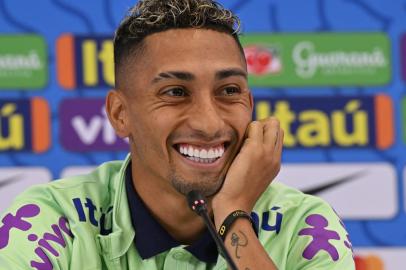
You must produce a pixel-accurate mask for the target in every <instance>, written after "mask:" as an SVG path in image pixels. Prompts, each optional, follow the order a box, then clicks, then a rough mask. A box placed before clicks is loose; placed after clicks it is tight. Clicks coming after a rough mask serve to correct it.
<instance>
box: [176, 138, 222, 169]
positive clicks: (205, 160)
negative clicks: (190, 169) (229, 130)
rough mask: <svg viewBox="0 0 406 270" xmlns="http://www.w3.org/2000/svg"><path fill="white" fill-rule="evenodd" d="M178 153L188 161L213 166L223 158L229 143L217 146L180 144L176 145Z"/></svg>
mask: <svg viewBox="0 0 406 270" xmlns="http://www.w3.org/2000/svg"><path fill="white" fill-rule="evenodd" d="M174 148H175V149H176V151H177V152H178V153H179V154H181V155H182V156H183V157H185V158H186V159H188V160H191V161H194V162H196V163H202V164H211V163H214V162H216V161H217V160H219V159H220V158H221V157H223V155H224V153H225V151H226V149H227V143H222V144H218V145H215V146H197V145H192V144H186V143H180V144H176V145H174Z"/></svg>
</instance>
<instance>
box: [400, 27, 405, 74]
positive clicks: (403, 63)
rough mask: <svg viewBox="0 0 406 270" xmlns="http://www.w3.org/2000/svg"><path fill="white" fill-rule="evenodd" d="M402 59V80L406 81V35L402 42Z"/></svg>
mask: <svg viewBox="0 0 406 270" xmlns="http://www.w3.org/2000/svg"><path fill="white" fill-rule="evenodd" d="M400 58H401V63H402V78H403V80H404V81H406V34H404V35H403V36H402V38H401V41H400Z"/></svg>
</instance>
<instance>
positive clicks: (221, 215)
mask: <svg viewBox="0 0 406 270" xmlns="http://www.w3.org/2000/svg"><path fill="white" fill-rule="evenodd" d="M212 209H213V217H214V225H215V226H216V229H217V230H219V229H220V226H221V224H222V223H223V222H224V220H225V219H226V217H227V216H228V215H229V214H231V213H232V212H234V211H236V210H242V211H244V212H246V213H248V214H251V209H250V208H249V207H247V206H243V205H240V204H236V203H229V201H227V202H222V201H220V200H216V201H215V200H213V202H212Z"/></svg>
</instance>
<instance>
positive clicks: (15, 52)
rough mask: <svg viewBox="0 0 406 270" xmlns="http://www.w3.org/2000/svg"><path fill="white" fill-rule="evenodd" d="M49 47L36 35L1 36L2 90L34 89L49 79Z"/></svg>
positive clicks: (0, 74) (0, 71)
mask: <svg viewBox="0 0 406 270" xmlns="http://www.w3.org/2000/svg"><path fill="white" fill-rule="evenodd" d="M47 66H48V63H47V47H46V44H45V40H44V39H43V37H41V36H37V35H3V36H0V89H1V90H7V89H19V90H20V89H24V90H35V89H39V88H43V87H45V85H46V83H47V81H48V67H47Z"/></svg>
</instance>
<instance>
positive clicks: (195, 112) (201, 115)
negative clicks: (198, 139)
mask: <svg viewBox="0 0 406 270" xmlns="http://www.w3.org/2000/svg"><path fill="white" fill-rule="evenodd" d="M223 117H224V116H223V115H222V113H221V110H220V108H219V106H218V105H217V104H216V100H215V99H214V98H212V97H204V98H199V100H196V101H195V102H193V103H192V104H191V108H190V110H189V112H188V124H189V126H190V128H191V129H192V130H193V131H194V132H196V133H200V135H202V136H204V137H206V138H211V139H212V138H215V137H217V136H220V135H221V133H222V131H223V129H224V125H225V122H224V119H223Z"/></svg>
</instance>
